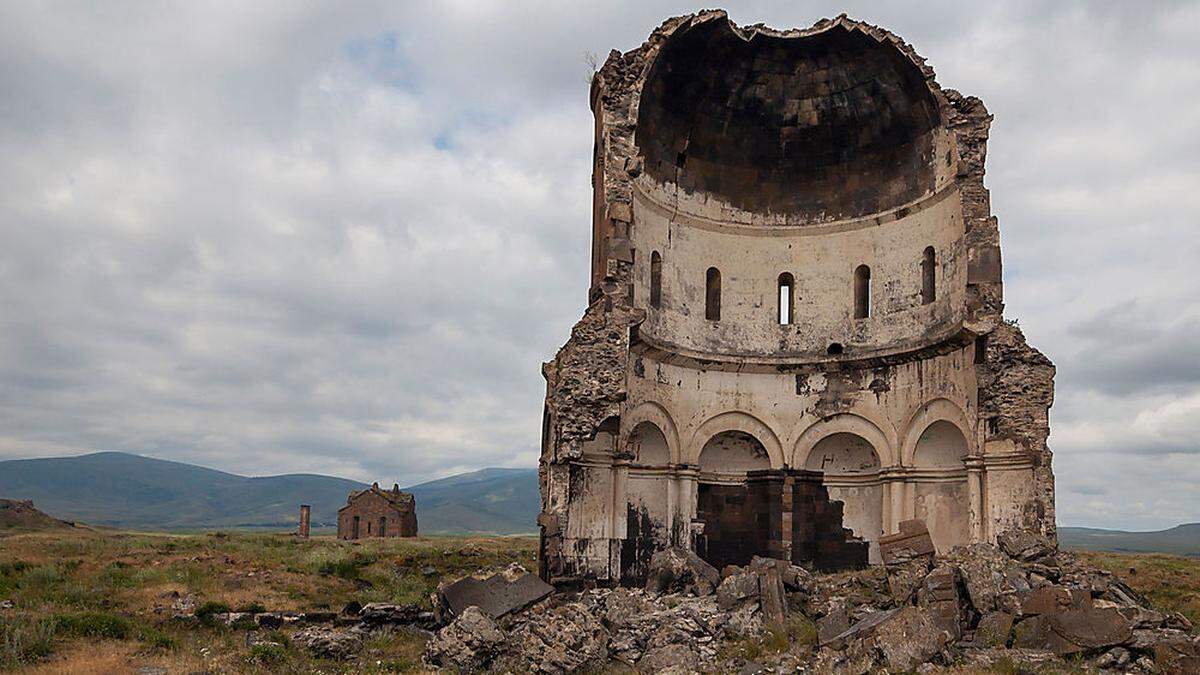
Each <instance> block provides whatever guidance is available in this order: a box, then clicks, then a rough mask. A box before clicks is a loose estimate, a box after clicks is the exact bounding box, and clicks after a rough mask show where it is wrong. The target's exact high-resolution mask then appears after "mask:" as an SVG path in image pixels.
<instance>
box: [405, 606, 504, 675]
mask: <svg viewBox="0 0 1200 675" xmlns="http://www.w3.org/2000/svg"><path fill="white" fill-rule="evenodd" d="M503 643H504V633H503V631H501V630H500V628H499V627H498V626H497V625H496V622H495V621H493V620H492V619H491V618H490V617H488V616H487V615H486V614H484V613H483V612H482V611H480V609H479V608H478V607H474V606H472V607H467V608H466V609H464V610H463V611H462V612H461V613H460V614H459V615H458V617H457V618H456V619H454V621H453V622H451V623H450V625H448V626H446V627H445V628H442V629H441V630H439V631H438V632H437V634H435V635H434V637H433V639H431V640H430V641H429V642H427V643H426V644H425V655H424V659H425V661H426V662H427V663H429V664H430V665H433V666H439V667H442V668H454V669H457V670H460V671H464V672H471V671H474V670H483V669H486V668H487V667H488V666H489V665H490V664H491V662H492V660H493V659H495V658H496V655H497V652H498V650H499V649H500V646H501V645H502V644H503Z"/></svg>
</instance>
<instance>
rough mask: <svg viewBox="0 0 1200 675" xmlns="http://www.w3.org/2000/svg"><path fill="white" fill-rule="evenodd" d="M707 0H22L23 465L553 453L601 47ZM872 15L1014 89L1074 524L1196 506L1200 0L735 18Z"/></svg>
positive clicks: (17, 42) (449, 468) (584, 254)
mask: <svg viewBox="0 0 1200 675" xmlns="http://www.w3.org/2000/svg"><path fill="white" fill-rule="evenodd" d="M693 9H694V7H692V6H691V5H689V4H686V3H683V2H646V3H599V4H596V5H594V6H591V7H580V6H578V5H577V4H572V3H557V4H555V3H533V4H527V3H511V2H499V1H498V0H497V1H494V2H491V1H484V2H477V1H472V2H465V1H462V2H460V1H457V0H450V1H446V2H433V1H432V0H416V1H414V2H406V3H382V2H380V3H360V4H355V5H353V6H345V5H341V4H332V3H331V4H326V5H312V4H306V5H297V4H294V3H288V2H278V3H273V2H261V3H251V4H246V3H229V4H226V5H220V4H217V5H214V4H195V3H178V4H159V5H154V6H146V5H144V4H137V3H124V2H108V3H103V4H102V5H91V6H89V5H76V6H70V5H66V6H62V5H58V6H56V5H34V4H16V3H10V4H7V5H4V6H2V7H0V63H3V64H4V66H3V68H0V90H3V91H4V92H6V95H5V96H4V97H3V99H2V100H0V429H2V430H3V431H0V457H18V456H31V455H52V454H60V453H73V452H84V451H88V450H94V449H104V450H126V451H132V452H143V453H146V454H151V455H155V456H161V457H167V458H171V459H179V460H184V461H192V462H196V463H200V464H207V465H211V466H217V467H219V468H223V469H227V470H232V471H238V472H245V473H252V474H266V473H277V472H280V471H290V470H295V471H319V472H327V473H334V474H340V475H346V476H349V477H353V478H359V479H364V480H365V479H375V478H378V479H381V480H385V481H386V480H395V481H398V482H402V483H404V482H413V481H417V480H421V479H425V478H431V477H435V476H439V475H445V474H448V473H452V472H455V471H461V470H466V469H471V468H478V467H481V466H488V465H520V466H532V465H533V464H534V463H535V462H536V450H537V447H538V433H539V431H540V414H541V402H540V399H541V396H542V393H543V386H544V385H543V383H542V381H541V377H540V375H539V364H540V362H541V361H542V360H544V359H546V358H549V357H550V356H551V355H552V354H553V352H554V350H555V349H556V348H557V347H558V346H559V344H561V342H562V340H563V339H564V338H565V336H566V335H567V332H568V331H569V329H570V326H571V325H572V323H573V322H574V321H575V319H576V318H577V316H578V314H579V312H580V310H581V309H582V305H583V303H584V301H585V298H586V289H587V276H588V271H587V264H588V262H587V261H588V250H589V242H588V237H589V231H590V226H589V223H590V190H589V174H590V166H589V158H590V156H591V136H590V134H591V116H590V112H589V110H588V103H587V85H586V78H587V75H588V72H587V66H586V63H585V61H584V54H585V53H586V52H592V53H595V54H598V55H600V57H601V58H603V57H604V56H605V55H606V54H607V52H608V50H609V49H611V48H617V49H621V50H625V49H630V48H633V47H635V46H637V45H638V44H640V43H641V42H642V40H644V39H645V37H646V35H647V34H648V32H649V30H650V29H651V28H653V27H654V26H657V25H658V24H659V23H660V22H661V21H662V20H663V19H664V18H666V17H668V16H672V15H675V14H680V13H683V12H687V11H692V10H693ZM843 9H844V10H845V11H847V12H848V13H850V14H851V15H853V16H856V17H859V18H863V19H866V20H869V21H872V22H875V23H878V24H881V25H884V26H887V27H888V28H891V29H893V30H895V31H896V32H897V33H899V34H900V35H902V36H904V37H905V38H906V39H908V40H909V41H911V42H912V43H913V44H914V45H915V46H916V47H917V49H918V51H919V52H920V53H921V54H922V55H924V56H926V57H927V58H929V59H930V62H931V63H932V65H933V66H934V67H935V68H936V69H937V71H938V75H939V81H940V82H941V83H942V84H943V85H944V86H948V87H954V88H957V89H960V90H962V91H964V92H966V93H968V94H976V95H979V96H981V97H983V98H984V100H985V101H986V102H987V104H988V105H989V107H990V109H991V110H992V111H993V113H995V115H996V122H995V125H994V127H993V136H992V139H993V140H992V144H991V146H990V148H989V150H990V157H989V175H988V185H989V187H990V188H991V189H992V191H993V192H992V194H993V200H994V208H995V211H996V212H997V214H998V215H999V217H1000V219H1001V229H1002V233H1003V237H1004V245H1005V256H1006V257H1005V269H1006V281H1007V284H1006V301H1007V303H1008V307H1009V313H1010V314H1011V315H1013V316H1017V317H1019V318H1020V319H1021V324H1022V327H1023V328H1024V329H1025V330H1026V332H1027V333H1028V334H1029V337H1030V340H1031V342H1033V343H1034V344H1036V345H1038V346H1039V347H1040V348H1042V349H1043V350H1044V351H1046V353H1047V354H1048V355H1049V356H1050V357H1051V358H1053V359H1055V360H1056V361H1057V362H1058V363H1059V365H1060V369H1059V377H1058V391H1059V395H1058V403H1057V404H1056V407H1055V409H1054V411H1053V423H1054V428H1055V431H1054V435H1052V437H1051V442H1052V444H1053V446H1054V447H1055V449H1056V450H1057V451H1058V460H1057V461H1058V465H1057V468H1058V485H1059V489H1060V495H1061V496H1060V500H1059V502H1060V503H1059V508H1060V513H1061V514H1062V519H1063V520H1064V521H1065V522H1079V523H1083V522H1085V521H1087V522H1089V523H1091V524H1106V525H1122V524H1126V523H1128V524H1140V523H1146V522H1150V521H1151V520H1153V518H1154V516H1153V514H1152V512H1153V511H1155V510H1157V512H1159V513H1161V514H1170V515H1171V517H1178V518H1180V519H1187V518H1190V519H1192V520H1197V519H1200V511H1197V508H1200V506H1198V505H1197V504H1196V503H1195V501H1194V499H1191V500H1189V499H1188V498H1187V496H1186V494H1185V493H1184V492H1182V491H1181V490H1180V489H1179V487H1178V480H1177V478H1176V477H1177V476H1180V475H1185V476H1186V475H1192V476H1193V477H1194V474H1189V473H1188V469H1187V468H1186V466H1185V467H1183V468H1182V469H1180V468H1179V462H1180V460H1179V458H1180V457H1187V456H1189V454H1190V455H1191V456H1193V457H1194V451H1195V447H1196V445H1195V444H1190V443H1189V442H1188V434H1189V433H1191V431H1190V430H1191V427H1190V426H1188V424H1187V423H1186V419H1187V415H1188V410H1186V409H1173V408H1169V407H1167V406H1169V405H1170V404H1171V402H1172V401H1175V400H1177V399H1178V400H1182V401H1190V400H1192V397H1195V396H1200V383H1198V382H1197V380H1196V377H1195V375H1196V371H1195V369H1194V368H1193V367H1191V366H1190V365H1189V364H1185V363H1183V361H1182V359H1184V358H1190V359H1191V360H1192V361H1194V362H1200V359H1195V358H1192V357H1193V356H1194V355H1195V354H1196V349H1195V346H1196V344H1197V341H1195V340H1192V341H1190V342H1189V340H1188V337H1189V334H1188V331H1189V330H1190V329H1191V328H1192V327H1194V326H1195V320H1196V319H1195V317H1197V316H1200V300H1198V299H1197V297H1196V292H1195V291H1196V284H1195V282H1194V280H1193V277H1194V271H1193V267H1194V262H1193V261H1194V260H1196V259H1197V257H1198V256H1200V240H1198V239H1197V238H1196V237H1195V236H1193V235H1192V232H1193V228H1194V223H1193V222H1192V220H1194V218H1192V217H1191V215H1190V214H1192V213H1195V212H1196V211H1197V209H1198V208H1200V203H1197V201H1196V199H1197V197H1196V192H1195V190H1194V186H1195V185H1196V180H1197V178H1200V176H1197V173H1196V168H1195V167H1197V166H1200V161H1198V160H1200V156H1198V152H1200V148H1198V147H1197V144H1198V143H1200V141H1197V139H1200V134H1197V133H1196V131H1197V128H1196V125H1197V122H1196V120H1200V114H1197V113H1200V65H1198V63H1200V57H1198V54H1197V52H1198V49H1200V48H1197V47H1196V45H1195V44H1194V40H1193V39H1192V36H1191V35H1190V34H1189V33H1190V31H1189V30H1185V29H1184V28H1183V27H1185V26H1190V25H1195V23H1196V20H1197V16H1198V10H1197V7H1196V5H1195V4H1191V3H1168V2H1160V3H1142V4H1139V5H1137V6H1133V5H1130V4H1129V3H1123V2H1100V3H1095V2H1089V3H1083V2H1064V3H1053V4H1051V5H1047V4H1045V3H1034V2H1018V3H1002V4H997V5H992V6H987V7H973V6H968V5H963V4H962V3H948V2H943V3H926V4H922V5H920V6H919V7H914V6H913V5H911V3H892V2H884V3H879V2H851V3H849V4H847V5H845V6H844V7H841V6H839V7H837V8H834V9H831V8H830V7H828V6H826V5H825V4H823V3H816V2H807V3H773V2H749V3H739V4H737V5H736V6H733V7H730V12H731V14H732V16H733V18H734V19H735V20H737V21H739V22H741V23H754V22H758V21H763V22H766V23H769V24H772V25H776V26H781V27H784V26H802V25H808V24H811V23H812V22H813V21H814V20H816V19H818V18H820V17H822V16H828V15H831V14H834V13H836V12H838V11H842V10H843ZM1135 299H1136V305H1130V304H1129V303H1130V302H1131V301H1133V300H1135ZM1114 308H1115V309H1114ZM1130 308H1136V312H1134V310H1133V309H1130ZM1097 321H1098V322H1099V323H1094V324H1089V323H1088V322H1097ZM1135 324H1136V326H1135ZM1139 326H1140V327H1141V328H1138V327H1139ZM1081 331H1082V332H1081ZM1089 332H1090V333H1091V334H1092V335H1091V337H1089V336H1088V335H1087V333H1089ZM1138 345H1144V346H1145V347H1147V348H1146V349H1144V350H1143V349H1139V348H1138ZM1172 358H1178V359H1179V360H1178V361H1176V362H1175V363H1174V364H1173V363H1172ZM1177 408H1178V406H1177ZM1164 410H1165V411H1166V412H1163V411H1164ZM1181 420H1184V421H1181ZM1197 431H1200V430H1197ZM1130 457H1138V458H1140V459H1138V460H1137V461H1138V462H1142V466H1144V467H1145V468H1144V469H1137V472H1135V473H1128V472H1129V471H1132V470H1133V469H1131V468H1130V466H1131V463H1136V462H1134V460H1132V459H1129V458H1130ZM1134 468H1135V469H1136V468H1137V467H1134ZM1169 470H1175V473H1174V474H1173V475H1166V474H1163V473H1155V471H1169ZM1106 472H1110V473H1111V474H1112V475H1138V476H1139V480H1138V481H1137V482H1136V484H1131V485H1127V486H1125V488H1124V489H1125V490H1126V492H1125V493H1124V494H1125V497H1126V499H1125V500H1124V502H1129V503H1133V502H1137V503H1140V504H1142V506H1138V507H1134V506H1129V507H1126V506H1123V505H1122V502H1121V501H1120V500H1114V501H1113V502H1112V504H1111V506H1110V507H1105V509H1103V510H1096V509H1094V508H1092V506H1090V505H1091V504H1092V502H1093V501H1095V499H1096V498H1099V497H1100V496H1101V494H1100V492H1099V491H1102V490H1104V489H1105V485H1106V483H1105V481H1106V480H1107V478H1106V476H1108V475H1109V474H1108V473H1106ZM1160 502H1161V503H1160ZM1151 504H1160V505H1159V506H1146V505H1151ZM1100 513H1103V517H1104V518H1105V519H1106V522H1103V523H1096V522H1092V521H1094V520H1095V518H1096V517H1097V516H1095V515H1094V514H1100ZM1163 517H1164V518H1165V517H1166V515H1164V516H1163ZM1089 519H1090V520H1089Z"/></svg>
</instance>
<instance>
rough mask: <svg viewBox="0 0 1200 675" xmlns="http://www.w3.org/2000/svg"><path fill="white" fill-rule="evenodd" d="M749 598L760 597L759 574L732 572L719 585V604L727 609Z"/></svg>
mask: <svg viewBox="0 0 1200 675" xmlns="http://www.w3.org/2000/svg"><path fill="white" fill-rule="evenodd" d="M749 599H755V600H757V599H758V575H757V574H755V573H754V572H738V573H736V574H732V575H730V576H727V577H725V579H724V580H723V581H722V582H721V585H720V586H717V606H718V607H720V608H721V609H723V610H725V611H729V610H731V609H733V608H734V607H737V606H738V605H740V604H741V603H742V602H743V601H746V600H749Z"/></svg>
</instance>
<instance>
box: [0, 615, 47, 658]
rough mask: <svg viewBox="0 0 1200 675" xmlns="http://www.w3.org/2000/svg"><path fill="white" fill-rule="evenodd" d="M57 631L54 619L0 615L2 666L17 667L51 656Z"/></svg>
mask: <svg viewBox="0 0 1200 675" xmlns="http://www.w3.org/2000/svg"><path fill="white" fill-rule="evenodd" d="M55 633H56V625H55V622H54V621H50V620H47V619H38V620H34V619H29V618H25V617H20V618H18V617H14V618H11V619H6V618H4V617H0V668H15V667H17V666H19V665H22V664H26V663H30V662H33V661H36V660H37V659H42V658H45V657H47V656H49V655H50V654H51V653H52V652H53V651H54V637H55Z"/></svg>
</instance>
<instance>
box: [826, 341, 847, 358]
mask: <svg viewBox="0 0 1200 675" xmlns="http://www.w3.org/2000/svg"><path fill="white" fill-rule="evenodd" d="M825 351H826V353H828V354H829V355H830V356H837V355H838V354H841V353H842V352H844V351H845V348H843V347H842V343H840V342H830V343H829V349H826V350H825Z"/></svg>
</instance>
